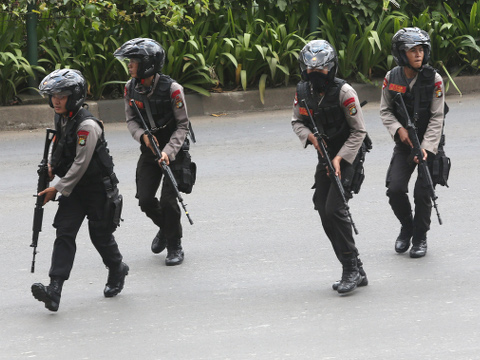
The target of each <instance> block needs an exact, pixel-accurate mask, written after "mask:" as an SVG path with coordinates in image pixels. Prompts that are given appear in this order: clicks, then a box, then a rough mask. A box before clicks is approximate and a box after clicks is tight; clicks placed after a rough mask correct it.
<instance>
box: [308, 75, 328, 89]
mask: <svg viewBox="0 0 480 360" xmlns="http://www.w3.org/2000/svg"><path fill="white" fill-rule="evenodd" d="M307 76H308V80H309V81H310V83H311V84H312V87H313V90H315V91H318V92H319V93H323V92H325V90H327V87H328V84H329V83H330V80H329V79H328V75H327V74H323V73H321V72H318V71H314V72H311V73H309V74H307Z"/></svg>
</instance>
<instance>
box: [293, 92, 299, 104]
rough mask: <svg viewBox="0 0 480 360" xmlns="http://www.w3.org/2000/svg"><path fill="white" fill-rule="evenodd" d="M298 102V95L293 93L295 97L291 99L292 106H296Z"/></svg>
mask: <svg viewBox="0 0 480 360" xmlns="http://www.w3.org/2000/svg"><path fill="white" fill-rule="evenodd" d="M297 104H298V95H297V93H295V98H294V99H293V106H297Z"/></svg>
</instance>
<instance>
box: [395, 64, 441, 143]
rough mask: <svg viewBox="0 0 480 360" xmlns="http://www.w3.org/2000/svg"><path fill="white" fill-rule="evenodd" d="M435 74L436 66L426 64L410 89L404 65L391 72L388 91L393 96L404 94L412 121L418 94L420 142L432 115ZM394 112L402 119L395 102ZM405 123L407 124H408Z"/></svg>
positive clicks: (418, 131) (417, 124)
mask: <svg viewBox="0 0 480 360" xmlns="http://www.w3.org/2000/svg"><path fill="white" fill-rule="evenodd" d="M435 74H436V70H435V69H434V68H432V67H431V66H428V65H425V66H424V67H423V70H422V71H421V72H419V73H418V78H417V81H416V82H415V84H414V85H413V87H412V89H411V90H410V89H409V86H408V82H407V79H406V77H405V73H404V70H403V67H401V66H397V67H395V68H394V69H392V71H391V72H390V79H389V85H388V91H389V93H390V95H391V96H392V98H393V97H395V95H396V94H397V93H400V94H402V97H403V101H404V102H405V106H406V107H407V111H408V114H409V115H410V118H411V119H412V121H414V119H415V117H414V115H415V114H414V106H415V95H416V94H417V96H418V99H417V101H418V110H417V112H418V117H417V119H416V120H417V123H416V124H415V125H416V126H417V133H418V139H419V140H420V142H421V141H422V140H423V136H424V135H425V131H426V130H427V126H428V122H429V120H430V117H431V112H430V106H431V104H432V98H433V91H434V88H435ZM393 113H394V115H395V117H396V118H397V119H402V117H401V116H400V115H399V113H400V112H399V111H398V109H397V104H394V109H393ZM403 125H404V126H405V125H406V124H403Z"/></svg>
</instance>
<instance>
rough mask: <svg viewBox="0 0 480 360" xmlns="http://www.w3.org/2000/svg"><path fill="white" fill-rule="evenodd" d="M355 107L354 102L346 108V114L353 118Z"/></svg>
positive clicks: (355, 111) (355, 112)
mask: <svg viewBox="0 0 480 360" xmlns="http://www.w3.org/2000/svg"><path fill="white" fill-rule="evenodd" d="M357 112H358V111H357V106H356V105H355V102H353V103H351V104H350V105H349V106H348V113H349V114H350V116H355V115H357Z"/></svg>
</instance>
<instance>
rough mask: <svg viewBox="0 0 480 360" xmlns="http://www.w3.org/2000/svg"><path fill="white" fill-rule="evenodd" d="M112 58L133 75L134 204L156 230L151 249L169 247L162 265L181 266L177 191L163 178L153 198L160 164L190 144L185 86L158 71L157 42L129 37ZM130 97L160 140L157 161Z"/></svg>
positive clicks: (161, 57) (129, 91) (129, 111)
mask: <svg viewBox="0 0 480 360" xmlns="http://www.w3.org/2000/svg"><path fill="white" fill-rule="evenodd" d="M114 56H116V57H117V58H119V59H121V60H123V59H129V63H128V71H129V73H130V75H131V77H132V79H131V80H130V81H128V82H127V84H126V86H125V115H126V121H127V127H128V130H129V131H130V133H131V135H132V137H133V138H134V139H135V140H136V141H138V142H139V143H140V151H141V154H140V158H139V160H138V164H137V171H136V182H137V194H136V196H137V198H138V204H139V206H140V208H141V210H142V211H143V212H144V213H145V214H146V215H147V216H148V217H149V218H150V219H151V220H152V221H153V223H154V224H155V225H156V226H157V227H158V228H159V230H158V232H157V235H156V236H155V237H154V239H153V242H152V246H151V249H152V252H153V253H155V254H158V253H161V252H162V251H163V250H164V249H165V248H167V256H166V258H165V264H166V265H167V266H172V265H180V264H181V263H182V262H183V259H184V251H183V248H182V245H181V239H182V225H181V212H180V207H179V205H178V202H177V198H176V193H175V190H174V189H173V187H172V184H171V183H170V181H169V180H165V178H163V180H164V181H163V185H162V190H161V195H160V200H158V199H157V198H156V192H157V190H158V188H159V186H160V183H161V180H162V177H163V172H162V169H161V165H160V164H161V162H163V161H165V162H166V163H167V165H169V164H170V163H171V162H172V163H174V162H175V161H181V160H182V158H181V157H182V156H183V155H182V154H183V151H181V150H182V147H185V146H187V145H188V139H187V134H188V133H189V119H188V115H187V107H186V104H185V95H184V92H183V87H182V86H181V85H180V84H178V83H177V82H176V81H175V80H173V79H171V78H170V77H169V76H167V75H164V74H161V73H160V71H161V69H162V67H163V64H164V61H165V51H164V50H163V48H162V46H161V45H160V44H159V43H158V42H156V41H155V40H152V39H148V38H136V39H132V40H129V41H127V42H126V43H124V44H123V45H122V46H121V47H120V48H119V49H117V50H116V51H115V53H114ZM131 101H134V102H135V103H136V104H137V106H138V108H139V110H140V112H141V114H142V116H143V118H144V120H145V121H146V122H147V123H148V126H149V127H150V130H151V131H152V133H153V135H154V137H155V139H156V141H157V143H158V146H159V148H160V150H161V155H162V157H161V158H160V160H158V161H156V160H155V154H154V151H153V147H152V145H151V144H150V141H149V139H148V137H147V135H145V133H144V129H143V127H142V122H141V120H140V119H139V118H138V115H137V113H136V111H135V109H134V108H133V107H132V102H131ZM152 122H153V123H152ZM172 165H173V164H172Z"/></svg>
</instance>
